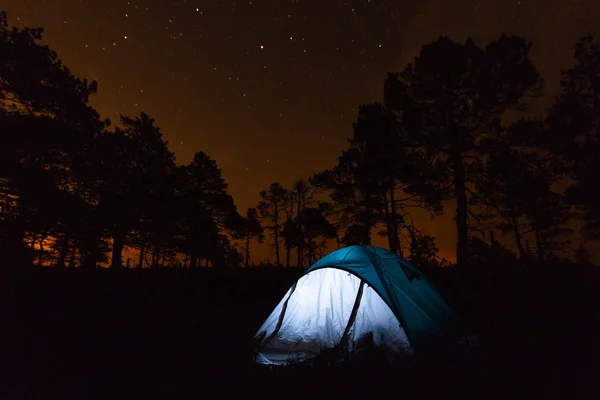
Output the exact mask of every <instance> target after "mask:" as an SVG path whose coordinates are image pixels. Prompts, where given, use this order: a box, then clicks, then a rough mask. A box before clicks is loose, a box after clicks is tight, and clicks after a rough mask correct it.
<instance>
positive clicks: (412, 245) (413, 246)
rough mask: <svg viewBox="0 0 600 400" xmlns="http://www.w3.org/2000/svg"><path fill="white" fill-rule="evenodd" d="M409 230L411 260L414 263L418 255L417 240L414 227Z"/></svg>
mask: <svg viewBox="0 0 600 400" xmlns="http://www.w3.org/2000/svg"><path fill="white" fill-rule="evenodd" d="M406 228H407V230H408V234H409V235H410V259H411V261H413V260H414V259H415V256H416V254H417V238H416V236H415V232H414V231H413V229H412V227H410V228H409V227H406Z"/></svg>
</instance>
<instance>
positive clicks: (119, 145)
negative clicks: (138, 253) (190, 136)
mask: <svg viewBox="0 0 600 400" xmlns="http://www.w3.org/2000/svg"><path fill="white" fill-rule="evenodd" d="M121 124H122V125H123V128H122V129H121V128H116V129H115V131H114V132H112V133H107V134H106V135H104V136H103V137H101V138H100V140H103V141H104V146H103V147H102V148H101V149H102V150H101V151H103V154H104V156H103V162H104V169H103V171H102V175H101V176H102V178H103V185H102V187H101V189H100V196H99V197H100V207H101V209H102V211H103V214H104V218H105V220H106V221H107V223H108V225H109V228H108V229H109V232H110V235H111V237H112V240H113V246H112V257H111V267H113V268H118V267H121V266H122V259H121V255H122V252H123V249H124V247H125V246H126V245H127V244H128V243H129V241H130V239H131V234H132V232H133V231H134V230H138V231H139V230H142V231H143V230H144V229H145V228H143V225H144V224H145V223H147V221H149V220H152V219H153V218H154V219H157V218H159V217H158V215H160V214H161V213H163V212H164V210H165V208H164V205H163V204H161V201H160V198H161V196H163V195H164V193H163V192H164V191H166V190H168V189H166V188H164V187H163V186H164V185H166V184H167V183H166V182H165V180H166V179H167V176H168V174H169V173H170V171H171V170H173V169H174V168H175V164H174V155H173V153H171V152H170V151H169V150H168V147H167V143H166V142H165V141H164V140H163V138H162V132H161V131H160V129H159V128H158V127H156V126H155V125H154V120H153V119H151V118H150V117H149V116H148V115H146V114H144V113H141V115H140V116H139V117H136V118H135V119H132V118H130V117H126V116H122V117H121ZM167 209H168V207H167ZM143 240H144V238H143V235H141V236H138V242H139V241H143ZM145 245H146V243H142V246H145ZM143 252H144V251H143V250H142V253H143ZM157 256H158V250H156V253H155V254H154V257H155V259H156V257H157Z"/></svg>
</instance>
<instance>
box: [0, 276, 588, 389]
mask: <svg viewBox="0 0 600 400" xmlns="http://www.w3.org/2000/svg"><path fill="white" fill-rule="evenodd" d="M299 273H300V272H299V271H297V270H295V269H279V270H268V269H265V270H262V269H261V270H241V271H216V270H197V271H188V270H141V271H140V270H123V271H110V270H95V271H79V270H51V269H44V270H32V271H28V272H21V273H14V272H10V273H8V272H1V275H0V293H2V296H3V301H2V303H1V304H0V313H1V314H0V315H1V316H2V322H3V327H2V329H1V330H0V339H1V343H2V345H3V346H2V347H3V348H4V349H5V350H4V351H3V355H2V357H1V358H0V371H5V372H4V373H3V375H1V376H2V377H3V380H4V381H5V383H4V384H1V385H0V398H3V399H27V398H35V399H38V398H80V399H95V398H98V399H107V398H109V399H115V398H125V399H137V398H168V399H181V398H221V397H222V398H242V397H253V398H256V397H260V398H265V397H266V398H278V399H281V398H307V397H312V398H314V397H317V398H330V397H332V396H333V397H335V398H338V397H351V398H353V397H359V395H361V396H362V394H366V395H375V396H376V395H382V396H386V397H388V396H390V395H393V396H397V397H398V398H419V399H423V398H432V397H433V396H436V397H441V398H461V399H465V398H477V399H482V398H483V399H496V398H498V399H500V398H502V399H505V398H507V397H511V398H527V399H533V398H535V399H542V398H543V399H551V398H569V399H578V398H590V399H591V398H597V396H598V394H600V391H599V390H598V389H597V388H596V381H597V377H596V374H597V371H598V367H600V362H598V359H599V357H600V345H598V338H599V337H600V310H599V309H598V304H600V302H599V300H600V290H598V288H599V286H600V285H599V284H600V271H598V270H595V269H589V268H577V267H568V268H567V267H563V268H547V269H544V270H534V269H522V268H504V269H497V270H494V271H491V270H486V269H484V268H483V267H482V268H481V269H479V270H477V271H472V272H469V273H467V274H462V275H459V274H457V273H456V272H455V271H451V270H444V271H438V272H437V273H433V274H430V277H431V279H432V280H433V281H434V282H436V283H437V284H438V287H439V288H440V290H442V291H443V292H444V293H445V294H446V295H447V296H448V298H449V300H450V301H451V302H452V303H453V305H454V306H455V308H456V309H457V310H458V311H459V313H460V314H461V315H462V316H463V318H464V319H465V321H466V322H467V323H468V324H469V325H470V326H471V327H472V329H473V331H474V332H475V333H476V334H477V335H479V337H480V341H481V348H480V351H479V352H478V353H475V354H470V355H469V357H464V358H461V359H452V360H451V359H448V358H447V357H442V355H440V357H437V358H435V359H433V360H428V361H425V360H421V361H419V362H416V363H400V364H397V365H393V366H389V365H386V364H384V363H381V362H379V361H378V360H371V361H365V362H363V363H362V364H359V365H353V366H345V367H340V366H333V367H332V366H330V367H325V366H314V367H311V368H300V367H298V368H292V369H289V370H285V371H279V372H276V371H271V372H270V371H268V370H267V369H265V368H260V367H258V366H256V365H254V363H253V362H252V349H251V339H252V336H253V335H254V333H255V332H256V330H257V329H258V327H259V326H260V325H261V323H262V322H263V321H264V319H265V318H266V317H267V316H268V314H269V313H270V312H271V311H272V309H273V308H274V307H275V305H276V304H277V302H278V301H279V300H280V299H281V297H282V296H283V295H284V293H285V292H286V291H287V289H288V288H289V286H291V284H292V283H293V281H294V280H295V279H297V277H298V276H299ZM2 364H5V365H2Z"/></svg>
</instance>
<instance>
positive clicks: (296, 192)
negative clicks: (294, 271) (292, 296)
mask: <svg viewBox="0 0 600 400" xmlns="http://www.w3.org/2000/svg"><path fill="white" fill-rule="evenodd" d="M290 194H291V196H292V198H293V199H294V200H295V203H296V221H295V225H296V226H295V227H293V228H292V227H291V226H290V224H289V223H288V224H287V225H286V226H285V228H287V230H286V233H287V234H288V235H287V236H285V237H293V236H295V240H293V242H292V243H295V244H296V250H297V252H298V260H297V265H298V267H299V268H302V260H303V253H304V240H303V236H304V226H303V222H304V221H303V219H302V218H300V216H301V215H302V214H303V213H304V210H305V209H306V207H308V206H309V205H310V204H311V203H312V198H313V194H312V191H311V187H310V183H309V182H307V181H306V180H305V179H299V180H297V181H296V182H294V187H293V191H292V192H291V193H290ZM288 265H289V262H288Z"/></svg>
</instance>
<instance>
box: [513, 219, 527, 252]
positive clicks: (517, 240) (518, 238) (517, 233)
mask: <svg viewBox="0 0 600 400" xmlns="http://www.w3.org/2000/svg"><path fill="white" fill-rule="evenodd" d="M510 224H511V226H512V228H513V234H514V235H515V243H516V244H517V255H518V256H519V260H523V256H524V253H525V252H524V251H523V242H522V240H521V232H520V231H519V224H518V223H517V220H516V219H515V218H511V221H510Z"/></svg>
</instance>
